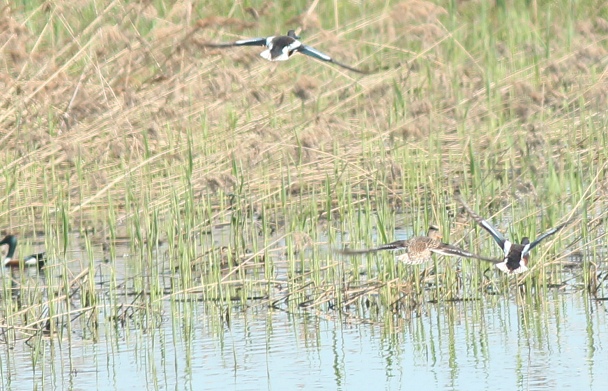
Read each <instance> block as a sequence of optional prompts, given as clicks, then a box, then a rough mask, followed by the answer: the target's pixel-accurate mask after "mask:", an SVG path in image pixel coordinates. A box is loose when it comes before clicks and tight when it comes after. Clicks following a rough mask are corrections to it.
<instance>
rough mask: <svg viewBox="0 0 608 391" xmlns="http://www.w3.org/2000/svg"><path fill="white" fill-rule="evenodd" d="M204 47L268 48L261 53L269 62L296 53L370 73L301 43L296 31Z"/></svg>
mask: <svg viewBox="0 0 608 391" xmlns="http://www.w3.org/2000/svg"><path fill="white" fill-rule="evenodd" d="M202 46H206V47H213V48H227V47H232V46H266V50H264V51H263V52H262V53H260V56H262V58H264V59H266V60H268V61H287V60H288V59H289V57H291V56H292V54H294V53H302V54H306V55H307V56H310V57H313V58H316V59H317V60H321V61H326V62H330V63H332V64H336V65H338V66H341V67H342V68H345V69H348V70H349V71H353V72H357V73H361V74H368V73H369V72H367V71H363V70H361V69H357V68H353V67H350V66H348V65H346V64H343V63H341V62H338V61H336V60H334V59H333V58H331V57H330V56H328V55H327V54H325V53H322V52H320V51H318V50H317V49H315V48H313V47H311V46H308V45H304V44H303V43H302V42H300V37H299V36H297V35H296V32H295V31H294V30H289V31H288V32H287V35H277V36H272V37H267V38H249V39H242V40H239V41H235V42H226V43H211V42H206V43H203V44H202Z"/></svg>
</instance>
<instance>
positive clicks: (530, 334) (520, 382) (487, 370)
mask: <svg viewBox="0 0 608 391" xmlns="http://www.w3.org/2000/svg"><path fill="white" fill-rule="evenodd" d="M539 304H540V305H536V306H532V307H525V304H524V303H518V302H517V300H516V299H513V300H509V299H504V300H500V299H499V298H497V299H496V300H491V302H484V301H475V302H460V303H450V304H431V305H428V306H427V307H426V308H425V311H424V314H422V315H421V316H420V317H418V318H414V319H412V320H411V321H407V322H401V321H400V320H399V319H392V320H390V321H388V322H387V323H386V324H384V325H383V324H378V323H375V322H369V323H365V322H358V323H349V322H343V320H344V319H340V318H339V317H338V318H333V317H332V315H333V314H312V313H307V312H303V313H299V314H289V313H287V312H284V311H271V312H267V311H265V310H264V309H263V308H258V309H250V310H249V311H243V308H237V307H234V308H233V310H232V315H231V320H230V327H228V326H227V324H226V323H224V324H222V325H221V326H220V327H218V322H217V321H216V320H214V319H213V317H217V316H219V315H220V314H219V312H220V311H218V308H217V307H215V306H214V305H213V304H209V303H199V302H194V303H192V302H191V303H175V304H174V305H178V306H179V307H180V308H179V310H178V311H179V313H181V314H184V317H183V318H180V319H166V321H165V322H164V323H163V324H162V325H161V327H158V328H150V329H148V332H147V333H140V332H139V331H138V330H134V329H123V330H114V329H113V328H114V325H113V324H112V323H106V324H104V325H101V326H100V334H99V340H98V341H94V340H87V339H84V338H82V336H81V335H78V334H76V333H75V334H73V335H66V336H65V337H64V338H63V339H62V341H60V342H57V341H56V340H50V339H47V340H45V341H43V342H42V346H44V348H43V350H42V351H41V352H40V353H39V354H40V356H39V358H38V360H37V363H36V365H35V368H36V369H35V371H31V368H28V369H30V370H25V367H26V366H27V365H30V364H29V363H30V362H31V351H30V350H29V349H27V348H25V347H24V346H23V344H21V343H16V344H15V349H14V350H12V349H10V347H9V345H5V349H4V350H5V352H4V354H3V356H4V357H6V359H5V360H4V362H3V374H4V376H3V379H4V389H31V388H32V386H34V385H36V384H37V385H38V386H41V385H49V387H50V386H51V385H52V386H53V387H55V388H62V389H68V388H70V387H74V388H77V389H78V388H100V389H116V390H124V389H131V388H139V387H141V385H142V384H147V385H148V388H149V389H166V388H177V389H184V388H185V389H200V386H201V385H204V388H206V389H226V388H228V389H239V390H248V389H251V390H259V389H294V388H304V389H311V388H321V389H328V388H329V389H332V388H339V389H341V388H344V389H378V388H388V389H412V388H421V387H428V388H431V389H437V388H439V389H490V388H492V389H504V390H513V389H546V390H552V389H556V388H559V389H597V390H600V389H606V387H608V365H607V364H608V362H607V360H608V354H606V353H607V352H606V351H605V348H604V347H603V345H601V344H599V343H595V342H594V341H596V340H600V338H602V337H604V335H603V334H605V330H607V327H606V326H607V323H608V322H607V320H608V318H607V315H606V314H607V312H606V308H604V306H603V304H600V303H592V304H591V305H589V302H588V301H586V300H584V298H582V297H575V296H565V295H550V296H549V298H548V299H546V300H545V301H544V302H543V303H539ZM169 306H170V304H169V303H166V307H169ZM591 306H593V307H594V308H593V310H590V308H591ZM172 311H175V308H173V309H172V308H164V309H163V312H164V313H165V314H170V313H172ZM391 322H394V323H392V324H391ZM387 325H390V326H389V327H387ZM45 389H46V387H45Z"/></svg>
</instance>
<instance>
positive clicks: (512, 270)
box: [454, 192, 570, 274]
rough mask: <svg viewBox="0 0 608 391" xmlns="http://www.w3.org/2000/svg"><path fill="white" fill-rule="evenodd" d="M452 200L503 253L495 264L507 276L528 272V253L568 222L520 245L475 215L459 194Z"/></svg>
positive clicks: (526, 239)
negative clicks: (507, 274) (458, 204)
mask: <svg viewBox="0 0 608 391" xmlns="http://www.w3.org/2000/svg"><path fill="white" fill-rule="evenodd" d="M454 198H456V199H457V200H458V202H460V203H461V204H462V206H463V207H464V209H465V210H466V211H467V212H468V214H469V215H471V217H472V218H473V220H475V222H476V223H477V224H479V225H480V226H481V227H482V228H483V229H485V230H486V231H488V232H489V233H490V235H492V237H493V238H494V240H495V241H496V243H497V244H498V246H500V248H501V249H502V251H503V259H502V261H501V262H500V263H497V264H496V267H497V268H498V269H499V270H501V271H503V272H505V273H509V274H518V273H523V272H525V271H527V270H528V262H529V260H530V251H532V249H533V248H534V247H536V246H538V244H539V243H540V242H541V241H543V240H544V239H546V238H548V237H549V236H551V235H553V234H555V233H556V232H557V231H559V230H560V229H562V228H564V227H565V226H566V225H567V224H568V223H569V222H570V220H569V221H566V222H565V223H563V224H560V225H558V226H556V227H554V228H551V229H550V230H548V231H546V232H545V233H543V234H542V235H540V236H539V237H538V238H537V239H536V240H535V241H533V242H530V238H528V237H524V238H522V240H521V244H517V243H513V242H511V241H510V240H509V239H507V238H505V237H504V236H503V234H501V233H500V232H499V231H498V230H497V229H496V228H495V227H494V226H493V225H492V224H490V223H489V222H487V221H486V220H484V219H483V218H481V216H479V215H478V214H477V213H475V212H474V211H473V209H471V207H470V206H469V205H467V203H466V202H464V200H463V199H462V197H461V196H460V193H459V192H457V193H455V194H454Z"/></svg>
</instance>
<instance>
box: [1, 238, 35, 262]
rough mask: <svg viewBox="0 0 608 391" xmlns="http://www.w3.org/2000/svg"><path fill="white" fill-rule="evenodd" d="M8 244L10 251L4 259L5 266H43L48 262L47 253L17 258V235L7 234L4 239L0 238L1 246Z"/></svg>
mask: <svg viewBox="0 0 608 391" xmlns="http://www.w3.org/2000/svg"><path fill="white" fill-rule="evenodd" d="M2 245H7V246H8V251H7V253H6V256H5V258H4V261H3V266H5V267H19V266H20V265H23V266H26V267H27V266H37V267H42V266H44V264H45V262H46V253H44V252H42V253H37V254H32V255H29V256H27V257H25V258H24V259H16V258H15V257H14V256H15V249H16V248H17V237H16V236H14V235H7V236H6V237H5V238H4V239H2V240H0V246H2Z"/></svg>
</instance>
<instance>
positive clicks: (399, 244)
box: [337, 240, 408, 255]
mask: <svg viewBox="0 0 608 391" xmlns="http://www.w3.org/2000/svg"><path fill="white" fill-rule="evenodd" d="M407 247H408V241H407V240H397V241H396V242H392V243H388V244H383V245H382V246H378V247H374V248H367V249H363V250H351V249H343V250H337V251H338V252H339V253H340V254H344V255H358V254H369V253H375V252H378V251H384V250H393V251H395V250H403V249H406V248H407Z"/></svg>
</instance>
